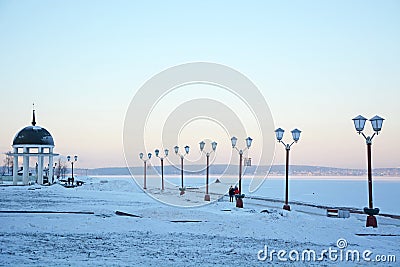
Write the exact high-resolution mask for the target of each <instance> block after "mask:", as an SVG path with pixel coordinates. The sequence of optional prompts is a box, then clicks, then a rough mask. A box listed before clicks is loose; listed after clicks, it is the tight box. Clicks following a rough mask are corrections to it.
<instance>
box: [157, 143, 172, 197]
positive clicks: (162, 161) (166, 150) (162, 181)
mask: <svg viewBox="0 0 400 267" xmlns="http://www.w3.org/2000/svg"><path fill="white" fill-rule="evenodd" d="M168 152H169V150H168V149H164V157H163V156H161V157H160V150H158V149H156V150H154V153H155V154H156V157H157V158H159V159H160V160H161V190H162V191H164V158H166V157H168Z"/></svg>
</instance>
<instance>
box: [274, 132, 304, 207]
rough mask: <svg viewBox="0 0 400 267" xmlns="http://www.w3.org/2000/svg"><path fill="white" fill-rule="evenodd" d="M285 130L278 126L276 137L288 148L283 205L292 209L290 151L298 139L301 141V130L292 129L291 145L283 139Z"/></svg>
mask: <svg viewBox="0 0 400 267" xmlns="http://www.w3.org/2000/svg"><path fill="white" fill-rule="evenodd" d="M284 132H285V130H283V129H282V128H278V129H276V130H275V134H276V139H277V140H278V142H279V143H282V144H283V145H284V147H285V149H286V190H285V204H284V205H283V209H284V210H287V211H290V205H289V152H290V148H291V146H292V145H293V144H294V143H297V141H299V139H300V133H301V131H300V130H299V129H294V130H292V131H291V133H292V137H293V142H292V143H291V144H290V145H289V144H285V143H284V142H283V141H282V138H283V134H284Z"/></svg>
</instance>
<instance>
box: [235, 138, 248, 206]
mask: <svg viewBox="0 0 400 267" xmlns="http://www.w3.org/2000/svg"><path fill="white" fill-rule="evenodd" d="M252 142H253V139H251V137H247V138H246V147H245V148H244V149H238V148H237V147H236V143H237V138H236V137H235V136H234V137H232V138H231V143H232V148H234V149H236V151H237V152H239V195H236V196H235V197H236V207H237V208H243V199H242V198H244V194H243V195H242V162H243V152H245V151H246V150H248V149H249V148H250V147H251V143H252Z"/></svg>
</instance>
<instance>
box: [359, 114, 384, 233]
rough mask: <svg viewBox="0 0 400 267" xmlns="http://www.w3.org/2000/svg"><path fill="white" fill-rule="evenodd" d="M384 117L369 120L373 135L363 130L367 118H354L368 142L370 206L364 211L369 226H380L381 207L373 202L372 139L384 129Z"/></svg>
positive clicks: (360, 132)
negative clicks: (377, 206) (377, 218)
mask: <svg viewBox="0 0 400 267" xmlns="http://www.w3.org/2000/svg"><path fill="white" fill-rule="evenodd" d="M383 120H384V119H383V118H381V117H379V116H375V117H373V118H372V119H370V120H369V121H370V122H371V125H372V129H373V130H374V134H373V135H372V136H366V135H365V134H364V133H363V132H362V131H363V130H364V126H365V122H366V121H367V119H366V118H364V117H363V116H361V115H359V116H357V117H355V118H354V119H353V122H354V127H355V128H356V131H357V133H358V134H361V135H362V136H363V137H364V139H365V141H366V143H367V164H368V208H364V212H365V213H366V214H367V215H368V216H367V223H366V226H367V227H374V228H376V227H378V223H377V221H376V217H375V215H378V214H379V209H378V208H374V205H373V202H372V163H371V161H372V160H371V154H372V153H371V147H372V139H373V138H374V137H375V135H378V134H379V132H380V131H381V130H382V124H383Z"/></svg>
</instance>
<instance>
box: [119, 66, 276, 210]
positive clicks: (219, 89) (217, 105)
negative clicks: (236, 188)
mask: <svg viewBox="0 0 400 267" xmlns="http://www.w3.org/2000/svg"><path fill="white" fill-rule="evenodd" d="M274 129H275V127H274V122H273V118H272V114H271V111H270V109H269V106H268V104H267V101H266V100H265V98H264V96H263V94H262V93H261V92H260V91H259V90H258V88H257V87H256V85H255V84H254V83H253V82H251V81H250V79H249V78H247V77H246V76H245V75H243V74H242V73H240V72H239V71H237V70H235V69H232V68H230V67H227V66H224V65H221V64H215V63H208V62H194V63H187V64H182V65H178V66H174V67H171V68H168V69H166V70H164V71H162V72H160V73H158V74H156V75H154V76H153V77H151V78H150V79H149V80H148V81H146V82H145V83H144V84H143V86H142V87H141V88H139V89H138V90H137V91H136V93H135V95H134V97H133V99H132V101H131V103H130V105H129V107H128V110H127V112H126V116H125V121H124V131H123V146H124V155H125V159H126V162H127V165H128V167H130V171H131V174H132V177H133V178H134V179H135V181H136V183H137V184H138V185H139V187H141V188H143V187H144V178H143V177H144V175H143V174H144V171H142V169H140V168H133V167H138V166H143V162H142V161H141V160H140V159H139V156H138V155H139V153H141V152H142V153H144V155H147V154H148V153H152V154H153V157H152V158H151V160H148V162H147V165H146V168H147V175H148V176H151V175H153V176H159V177H160V176H161V171H160V160H159V159H158V158H156V157H154V151H155V149H159V151H161V152H163V151H164V150H165V149H168V150H169V155H168V157H165V158H164V162H163V163H164V167H166V168H168V169H169V170H171V166H172V168H173V169H172V170H173V173H174V174H175V177H176V178H175V180H173V179H172V178H171V172H170V173H168V174H167V175H165V182H166V186H168V185H169V188H175V189H176V190H178V188H179V187H180V182H176V181H179V180H177V179H179V174H180V169H181V158H180V157H179V156H177V155H176V154H175V153H174V147H175V146H179V153H181V154H182V153H183V154H185V150H184V147H185V146H189V147H190V152H189V153H188V154H187V155H186V154H185V158H184V168H183V169H184V170H185V175H186V174H189V173H191V174H193V175H196V177H198V178H202V177H204V173H205V166H206V164H205V158H204V154H201V153H200V149H199V142H200V141H204V142H205V143H206V148H205V150H206V151H210V150H211V148H210V147H207V146H211V142H212V141H215V142H217V143H218V147H217V149H216V151H215V153H211V154H210V158H209V160H210V165H211V166H212V165H213V164H216V163H219V164H221V165H226V166H227V168H226V169H225V171H224V170H221V171H220V172H222V173H224V172H226V170H227V169H228V168H229V167H230V166H232V165H236V166H237V165H238V164H239V161H238V157H239V156H238V154H237V153H236V151H233V150H232V145H231V137H233V136H236V137H237V138H238V140H237V142H238V146H239V147H245V145H246V144H245V139H246V138H247V137H248V136H250V137H251V138H253V140H254V141H253V144H252V146H251V149H250V150H249V151H246V153H248V154H246V155H244V157H245V158H246V157H249V158H250V157H251V158H252V166H254V167H253V168H255V170H254V173H257V168H258V166H259V165H261V164H262V165H264V166H271V164H272V160H273V156H274V152H275V137H274ZM161 154H163V156H164V153H161ZM144 158H147V157H144ZM231 169H233V168H231ZM235 169H236V168H235ZM246 175H247V176H246V178H254V177H252V176H251V175H250V174H246ZM257 175H258V176H260V175H264V177H261V178H265V176H266V175H267V172H265V173H263V174H262V173H260V172H258V173H257ZM150 178H151V177H150ZM153 178H154V177H153ZM156 178H157V177H156ZM170 178H171V179H170ZM216 178H219V177H218V176H216V175H213V179H216ZM259 178H260V177H257V179H252V181H251V183H250V188H248V190H249V192H254V191H255V190H257V189H258V187H259V186H260V185H261V184H262V182H263V179H259ZM157 181H158V180H157ZM174 181H175V182H174ZM151 182H154V179H153V180H150V179H148V180H147V190H145V192H146V193H148V194H149V195H150V196H152V197H153V198H155V199H157V200H160V201H162V202H164V203H167V204H171V205H177V204H176V202H174V201H175V200H174V198H176V195H177V194H173V192H167V193H166V192H164V193H161V192H160V186H161V182H157V183H156V186H153V187H152V183H151ZM210 182H211V181H210ZM153 184H154V183H153ZM204 186H205V185H204ZM203 189H204V188H202V187H200V188H199V190H203ZM226 190H228V188H226ZM177 192H178V193H179V191H177ZM223 193H225V192H223ZM168 194H169V195H170V196H171V198H168ZM186 195H188V194H186ZM186 195H185V196H186ZM213 200H215V198H214V199H213ZM204 203H206V202H204V201H202V202H201V205H203V204H204ZM198 205H199V202H197V203H196V202H195V201H188V202H186V204H185V205H184V206H198ZM180 206H182V205H180Z"/></svg>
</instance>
